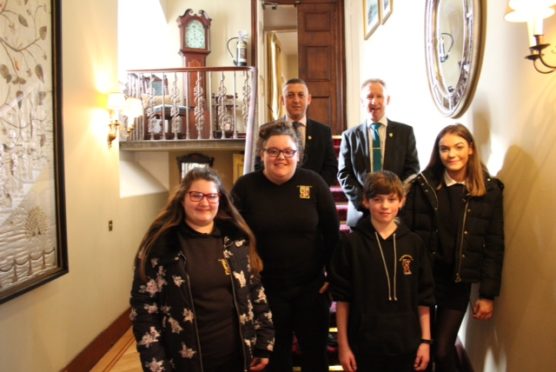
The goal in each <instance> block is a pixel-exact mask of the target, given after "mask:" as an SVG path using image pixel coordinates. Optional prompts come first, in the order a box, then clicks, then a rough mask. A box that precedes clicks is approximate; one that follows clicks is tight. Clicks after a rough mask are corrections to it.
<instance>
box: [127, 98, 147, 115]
mask: <svg viewBox="0 0 556 372" xmlns="http://www.w3.org/2000/svg"><path fill="white" fill-rule="evenodd" d="M123 113H124V115H125V116H127V117H128V118H129V119H130V120H133V119H135V118H136V117H139V116H141V115H143V103H142V102H141V100H140V99H139V98H134V97H128V98H127V99H126V100H125V103H124V108H123Z"/></svg>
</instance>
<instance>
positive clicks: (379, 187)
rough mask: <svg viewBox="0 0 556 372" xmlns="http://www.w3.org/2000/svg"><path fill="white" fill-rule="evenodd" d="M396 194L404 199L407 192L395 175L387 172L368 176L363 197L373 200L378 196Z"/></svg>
mask: <svg viewBox="0 0 556 372" xmlns="http://www.w3.org/2000/svg"><path fill="white" fill-rule="evenodd" d="M392 193H394V194H396V195H397V196H398V197H399V198H400V199H403V197H404V195H405V192H404V187H403V183H402V181H401V180H400V178H399V177H398V176H397V175H396V174H395V173H394V172H390V171H387V170H383V171H380V172H373V173H369V174H368V175H367V178H366V179H365V184H364V185H363V195H364V196H365V198H366V199H372V198H374V197H375V196H377V195H390V194H392Z"/></svg>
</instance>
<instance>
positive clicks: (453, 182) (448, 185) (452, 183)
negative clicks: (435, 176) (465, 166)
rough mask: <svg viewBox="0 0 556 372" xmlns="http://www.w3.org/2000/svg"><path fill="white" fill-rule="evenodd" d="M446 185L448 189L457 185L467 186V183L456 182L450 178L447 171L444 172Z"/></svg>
mask: <svg viewBox="0 0 556 372" xmlns="http://www.w3.org/2000/svg"><path fill="white" fill-rule="evenodd" d="M444 183H445V184H446V186H447V187H450V186H453V185H457V184H460V185H463V186H465V181H463V182H458V181H456V180H455V179H453V178H452V177H450V175H449V174H448V172H446V171H444Z"/></svg>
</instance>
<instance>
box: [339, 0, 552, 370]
mask: <svg viewBox="0 0 556 372" xmlns="http://www.w3.org/2000/svg"><path fill="white" fill-rule="evenodd" d="M487 3H488V6H487V12H486V14H487V29H486V40H485V41H486V44H485V53H484V60H483V65H482V71H481V74H480V80H479V84H478V86H477V91H476V94H475V97H474V99H473V102H472V104H471V106H470V107H469V109H468V110H467V112H466V113H465V114H464V115H463V116H462V117H461V118H459V119H450V118H445V117H443V116H441V115H440V113H439V112H438V111H437V110H436V108H435V106H434V104H433V101H432V99H431V98H430V94H429V90H428V85H427V80H426V70H425V57H424V50H425V46H424V14H425V8H424V4H425V2H424V1H412V0H398V1H395V2H394V8H393V14H392V16H391V17H390V18H389V19H388V20H387V22H386V24H385V25H383V26H381V27H379V29H378V30H377V31H375V33H374V34H373V35H372V36H371V37H370V38H369V39H368V40H364V39H363V36H362V33H363V32H362V25H361V19H360V18H361V1H359V0H347V1H346V17H347V19H346V26H347V27H348V30H346V35H347V39H346V41H347V48H348V51H347V56H348V57H347V61H348V63H347V66H348V71H347V75H348V106H349V107H348V109H349V111H348V118H349V120H350V122H349V123H350V126H353V125H356V124H357V123H358V121H359V119H360V117H361V116H360V115H361V112H360V110H359V109H358V108H357V107H356V105H355V102H358V97H357V93H358V86H359V83H360V82H361V81H362V80H364V79H365V78H367V77H382V78H384V79H385V80H386V82H387V83H388V85H389V87H390V92H391V93H392V95H393V97H392V105H391V107H390V117H391V118H393V119H396V120H400V121H403V122H407V123H410V124H412V125H413V126H414V128H415V131H416V136H417V144H418V151H419V158H420V160H421V166H424V165H426V162H427V161H428V158H429V156H430V150H431V148H432V144H433V141H434V138H435V137H436V134H437V133H438V131H439V130H440V129H441V128H442V127H444V126H445V125H447V124H450V123H454V122H461V123H463V124H465V125H467V126H468V127H469V128H470V129H472V131H473V133H474V135H475V138H476V141H477V142H478V144H479V149H480V151H481V153H482V155H483V160H484V161H485V163H486V164H487V165H488V167H489V169H490V171H491V173H493V174H495V175H498V176H499V177H500V178H501V179H502V181H503V182H504V183H505V185H506V188H505V191H504V197H505V202H504V208H505V230H506V254H505V263H504V271H503V282H502V293H501V296H500V297H499V298H498V299H497V300H496V315H495V317H494V319H492V320H491V321H486V322H484V321H483V322H480V321H476V320H473V319H471V320H468V321H467V322H466V323H465V324H464V326H463V327H462V330H461V332H460V337H461V338H462V339H463V341H464V344H465V347H466V349H467V351H468V353H469V355H470V357H471V360H472V364H473V366H474V368H475V370H476V371H548V370H552V369H554V365H556V354H555V353H554V350H556V337H555V336H554V335H556V319H555V318H554V317H553V316H552V315H553V314H554V313H555V312H556V284H555V283H556V270H553V267H554V265H555V264H556V250H555V249H554V245H555V241H556V231H555V229H554V228H553V225H554V223H553V221H554V218H553V212H554V206H555V205H556V193H555V192H554V188H553V187H554V186H553V185H555V184H556V175H555V172H554V164H555V163H556V147H555V146H554V142H555V140H556V128H555V124H556V73H555V74H552V75H541V74H539V73H537V72H535V71H534V70H533V67H532V66H531V63H530V61H528V60H525V59H524V58H523V57H524V56H525V54H527V52H528V50H527V45H528V42H527V32H526V27H525V26H524V25H523V24H513V23H508V22H506V21H505V20H504V19H503V16H504V12H505V5H506V1H488V2H487ZM545 34H546V40H547V41H552V43H553V44H554V43H556V17H552V18H551V19H549V20H548V21H545ZM553 50H554V49H553ZM551 57H552V58H551V61H552V63H553V64H556V56H554V54H552V55H551ZM549 58H550V57H549ZM357 66H358V70H357V72H355V71H353V70H351V68H350V67H353V68H354V69H355V68H356V67H357Z"/></svg>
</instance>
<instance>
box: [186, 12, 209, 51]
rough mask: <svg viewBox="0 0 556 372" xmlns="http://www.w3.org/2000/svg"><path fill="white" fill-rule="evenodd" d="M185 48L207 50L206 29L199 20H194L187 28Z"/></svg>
mask: <svg viewBox="0 0 556 372" xmlns="http://www.w3.org/2000/svg"><path fill="white" fill-rule="evenodd" d="M185 46H186V47H187V48H194V49H205V48H206V40H205V28H204V27H203V24H202V23H201V21H199V20H196V19H194V20H192V21H191V22H189V23H188V24H187V26H185Z"/></svg>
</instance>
